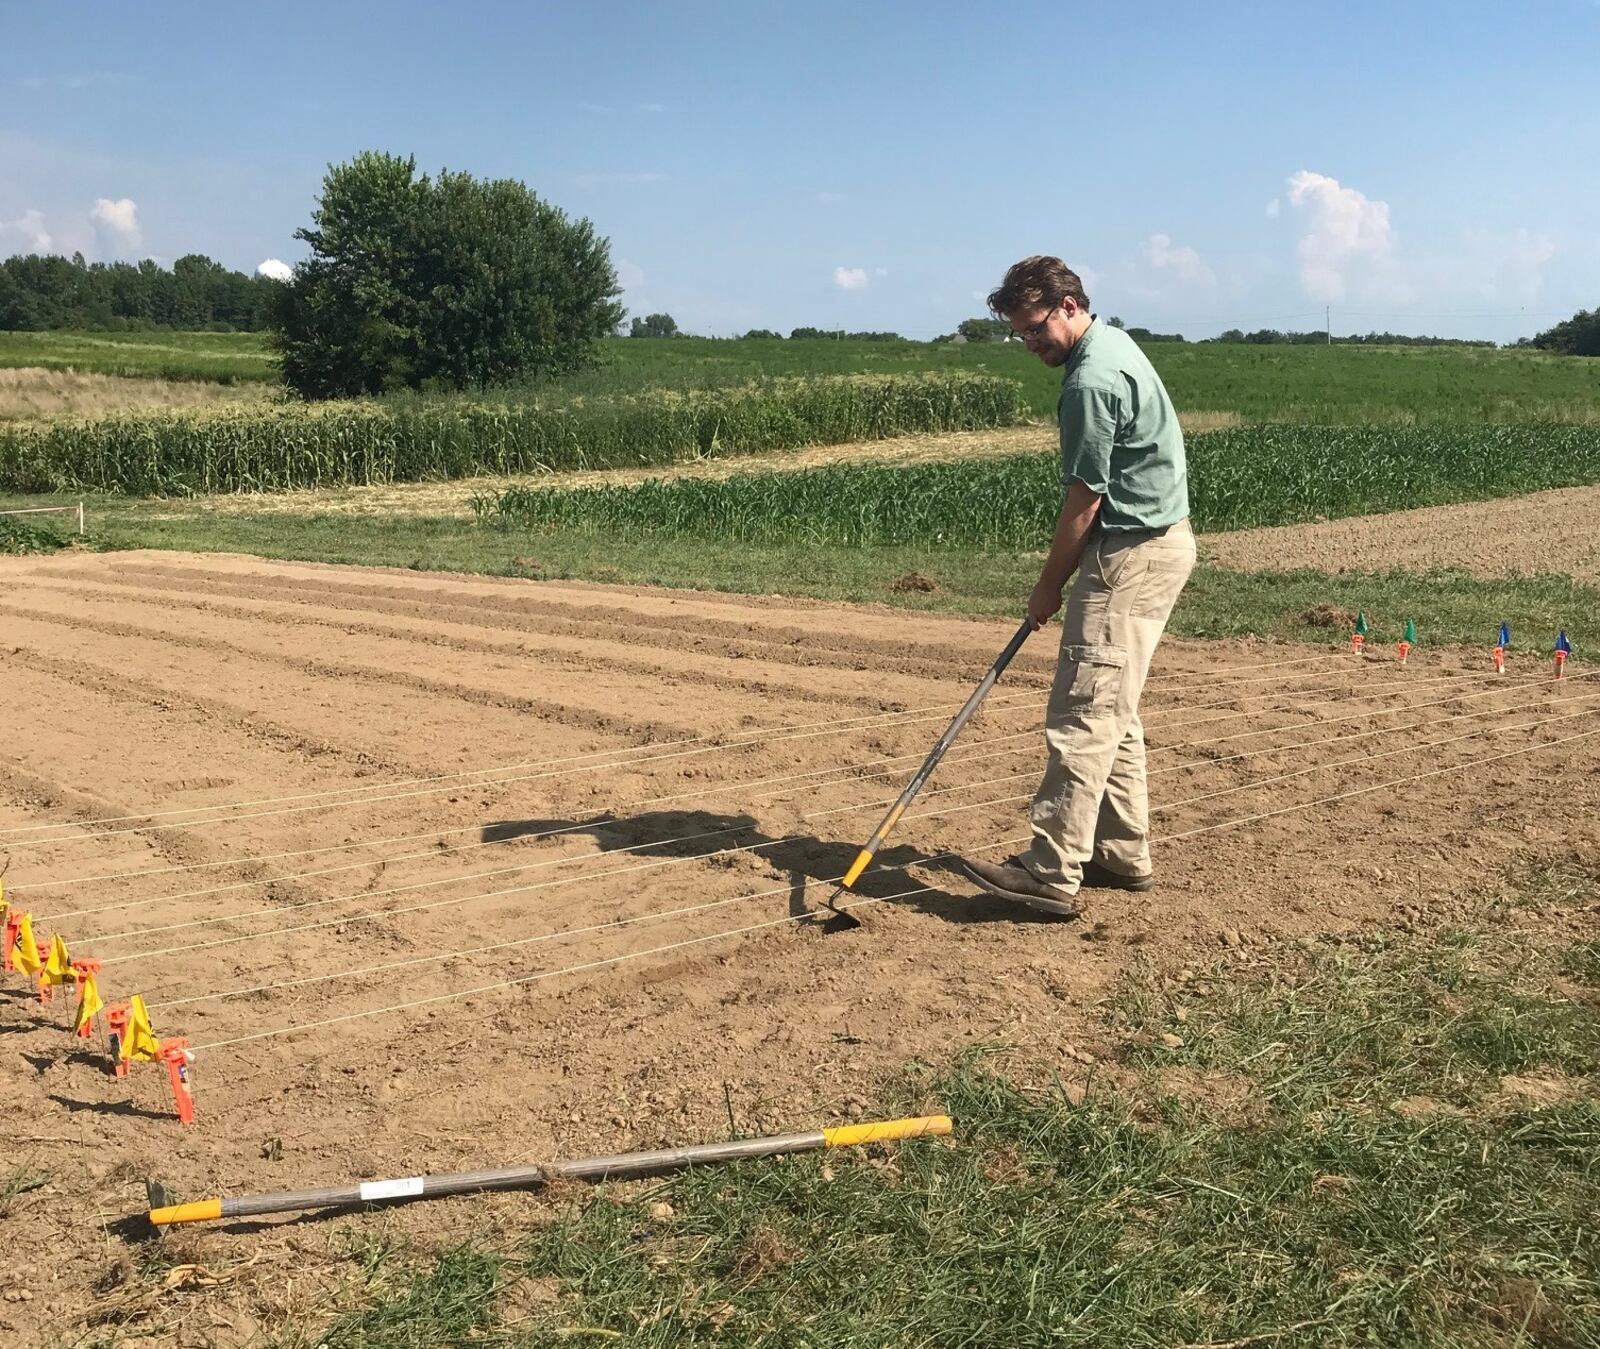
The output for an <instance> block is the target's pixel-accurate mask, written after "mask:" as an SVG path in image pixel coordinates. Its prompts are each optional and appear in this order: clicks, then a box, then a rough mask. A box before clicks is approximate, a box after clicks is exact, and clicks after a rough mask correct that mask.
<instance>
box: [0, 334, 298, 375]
mask: <svg viewBox="0 0 1600 1349" xmlns="http://www.w3.org/2000/svg"><path fill="white" fill-rule="evenodd" d="M4 368H11V369H17V368H39V369H44V370H76V371H81V372H83V373H86V374H101V375H124V376H134V377H138V378H143V379H164V380H174V381H196V380H198V381H209V382H213V383H218V384H237V383H241V382H248V383H257V384H261V383H265V384H276V383H278V367H277V362H276V361H275V360H274V359H273V357H272V356H271V354H270V353H269V352H268V350H267V346H266V338H265V336H264V334H261V333H187V332H127V333H86V332H42V333H25V332H0V369H4Z"/></svg>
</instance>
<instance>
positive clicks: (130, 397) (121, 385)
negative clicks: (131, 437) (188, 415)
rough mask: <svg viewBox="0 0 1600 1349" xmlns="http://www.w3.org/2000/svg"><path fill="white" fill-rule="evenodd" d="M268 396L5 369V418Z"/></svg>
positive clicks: (188, 384) (241, 388)
mask: <svg viewBox="0 0 1600 1349" xmlns="http://www.w3.org/2000/svg"><path fill="white" fill-rule="evenodd" d="M266 397H267V391H266V390H265V389H264V388H262V387H251V386H248V385H239V384H213V383H208V382H203V381H197V380H184V381H178V380H166V379H130V378H124V377H123V376H120V375H95V374H84V373H82V372H80V371H77V370H46V369H43V368H42V367H39V366H24V367H21V368H18V369H14V370H7V369H0V422H40V421H49V420H50V419H52V418H55V417H88V418H94V417H111V416H116V415H118V414H121V413H128V412H162V411H167V410H176V409H195V408H212V407H239V406H241V405H243V404H246V403H259V402H261V401H262V400H263V399H264V398H266Z"/></svg>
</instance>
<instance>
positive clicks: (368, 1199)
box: [361, 1176, 422, 1204]
mask: <svg viewBox="0 0 1600 1349" xmlns="http://www.w3.org/2000/svg"><path fill="white" fill-rule="evenodd" d="M421 1193H422V1177H421V1176H406V1177H405V1178H404V1179H403V1180H369V1181H367V1182H365V1183H364V1184H363V1185H362V1187H361V1202H362V1203H364V1204H370V1203H373V1202H374V1201H375V1200H378V1199H409V1198H411V1197H412V1196H413V1195H419V1194H421Z"/></svg>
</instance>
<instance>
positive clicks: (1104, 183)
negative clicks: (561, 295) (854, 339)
mask: <svg viewBox="0 0 1600 1349" xmlns="http://www.w3.org/2000/svg"><path fill="white" fill-rule="evenodd" d="M1597 72H1600V0H1526V3H1522V4H1512V3H1488V2H1476V0H1457V3H1451V4H1443V3H1433V0H1405V2H1404V3H1396V0H1388V2H1387V3H1382V4H1373V3H1366V0H1349V2H1348V3H1344V4H1340V5H1337V6H1335V5H1311V4H1297V3H1284V2H1281V0H1280V2H1279V3H1262V4H1241V3H1230V2H1229V0H1213V2H1211V3H1207V4H1203V5H1195V4H1192V3H1184V4H1176V3H1173V4H1168V3H1151V4H1145V5H1121V6H1113V5H1111V4H1109V3H1105V0H1101V2H1100V3H1095V4H1084V3H1076V2H1075V0H1057V2H1056V3H1054V4H1031V3H1029V4H983V5H980V4H973V3H971V0H965V2H964V3H947V2H946V0H922V2H921V3H900V2H899V0H893V2H892V3H878V4H873V3H867V2H865V0H857V3H853V4H842V3H833V2H832V0H826V2H824V3H809V4H803V5H802V4H766V5H762V4H751V3H734V0H727V2H726V3H709V2H700V3H658V4H645V3H633V0H627V2H626V3H610V4H604V5H601V4H582V3H571V2H570V0H569V2H568V3H563V4H536V3H529V4H511V3H479V4H463V5H459V6H445V5H442V4H438V3H429V4H423V3H415V2H414V0H389V3H384V4H377V3H369V2H368V0H324V3H320V4H316V5H311V4H302V3H298V2H295V3H284V2H283V0H280V3H277V4H274V5H271V6H257V5H250V6H246V5H242V4H237V3H235V4H232V5H229V4H226V3H224V4H221V5H216V4H213V5H197V4H183V3H162V4H155V3H147V4H138V3H133V4H130V3H127V0H123V2H122V3H120V4H106V3H101V2H100V0H76V2H75V3H73V4H70V5H65V4H61V3H59V2H58V0H49V2H40V3H23V2H20V0H0V255H4V254H10V253H15V252H26V251H35V250H42V251H53V252H60V253H69V254H70V253H71V252H72V251H73V250H74V249H81V250H82V251H83V252H84V254H85V255H86V256H88V257H89V258H90V259H96V258H99V259H107V260H109V259H111V258H116V257H130V258H131V257H140V256H154V257H157V258H160V259H161V260H163V261H164V262H166V263H168V264H170V262H171V261H172V259H174V258H176V257H178V256H180V255H182V254H184V253H188V252H200V253H206V254H209V255H210V256H212V257H214V258H216V259H218V260H219V261H221V262H223V263H225V264H227V265H228V266H230V267H236V268H239V269H241V270H253V269H254V268H255V267H256V266H257V265H258V264H259V263H260V262H262V261H263V260H265V259H268V258H278V259H282V260H285V261H287V262H289V263H293V262H294V261H296V260H297V259H298V258H299V257H301V256H302V254H303V247H302V245H300V244H299V243H297V242H296V241H295V239H294V231H295V230H296V229H297V228H300V227H301V226H303V225H305V224H307V223H308V221H309V219H310V214H311V211H312V209H313V205H314V202H315V198H316V195H317V191H318V188H319V185H320V183H321V180H322V175H323V173H324V172H325V171H326V169H327V166H328V165H329V164H330V163H333V162H338V161H342V160H344V159H347V158H349V157H350V156H351V155H353V154H355V153H357V152H358V151H361V150H363V149H383V150H390V151H394V152H397V153H402V154H406V153H409V154H414V155H415V156H416V157H417V161H418V167H419V169H422V170H427V171H436V170H438V169H439V168H450V169H455V170H466V171H468V172H470V173H473V174H476V175H480V176H486V177H514V178H518V179H521V180H522V181H524V182H526V183H527V184H528V185H529V186H530V187H532V188H533V189H534V190H535V191H536V192H538V193H539V194H540V195H541V196H543V197H545V198H546V199H547V200H550V201H553V202H554V203H556V204H557V205H559V206H561V207H563V208H564V209H566V210H567V211H569V212H571V213H573V214H576V215H583V216H587V217H588V218H590V219H591V220H593V221H594V223H595V225H596V227H597V228H598V230H599V232H600V233H602V234H604V235H606V236H607V237H609V238H610V240H611V243H612V251H613V257H614V259H615V260H616V261H617V264H618V269H619V273H620V275H621V278H622V280H623V283H624V285H625V287H626V293H625V295H624V297H623V298H624V302H625V303H626V304H627V306H628V309H629V311H630V312H631V313H634V314H643V313H647V312H652V311H655V310H666V311H667V312H669V313H671V314H673V315H674V317H676V318H677V320H678V321H679V323H680V325H681V326H683V327H684V328H686V329H688V330H690V331H695V332H708V333H716V334H719V335H726V334H729V333H733V332H741V331H744V330H745V329H748V328H751V327H770V328H776V329H779V330H781V331H785V332H787V331H788V330H789V329H790V328H792V327H795V326H797V325H801V324H808V325H815V326H819V327H827V328H833V327H845V328H849V329H894V330H897V331H900V332H903V333H905V334H907V335H909V336H914V337H928V336H932V335H934V334H935V333H938V332H944V331H949V330H950V329H952V328H953V327H954V326H955V324H956V323H957V322H958V321H959V320H961V319H962V318H964V317H967V316H969V315H973V314H978V313H981V312H983V306H982V303H981V296H982V295H983V294H984V293H985V292H987V290H988V289H989V288H990V287H991V286H993V285H994V284H995V283H996V282H997V281H998V280H999V278H1000V276H1001V274H1002V273H1003V272H1004V270H1005V268H1006V266H1007V265H1008V264H1009V263H1010V262H1012V261H1014V260H1015V259H1016V258H1018V257H1021V256H1023V255H1025V254H1028V253H1034V252H1044V253H1056V254H1059V255H1060V256H1062V257H1064V258H1066V259H1067V261H1068V262H1069V263H1070V264H1071V265H1072V266H1074V267H1076V268H1078V269H1079V270H1080V271H1081V272H1082V273H1083V274H1084V276H1085V279H1086V281H1087V282H1088V284H1089V293H1090V297H1091V299H1092V300H1093V302H1094V307H1095V308H1096V309H1097V310H1098V311H1099V312H1100V313H1102V314H1107V315H1109V314H1117V315H1120V316H1121V317H1122V318H1123V319H1124V320H1125V321H1127V322H1129V323H1138V324H1144V325H1145V326H1149V327H1154V328H1158V329H1162V330H1173V329H1176V330H1180V331H1182V332H1184V333H1185V334H1187V335H1189V336H1205V335H1209V334H1211V333H1215V332H1217V331H1219V330H1221V329H1223V328H1227V327H1235V326H1237V327H1244V328H1250V327H1258V326H1266V325H1270V326H1280V327H1306V328H1309V327H1316V326H1320V322H1321V318H1322V312H1323V307H1324V305H1325V304H1326V305H1331V306H1332V311H1333V325H1334V328H1335V330H1336V331H1340V332H1344V331H1367V330H1369V329H1373V328H1378V329H1382V328H1390V329H1394V330H1397V331H1409V332H1422V331H1427V332H1437V333H1441V334H1445V335H1451V336H1484V337H1491V338H1495V339H1497V340H1508V339H1511V338H1515V337H1517V336H1520V335H1523V334H1528V333H1532V332H1534V331H1537V330H1538V329H1539V328H1542V327H1547V326H1548V325H1549V323H1550V322H1552V321H1554V320H1555V319H1557V318H1561V317H1565V316H1566V315H1568V314H1570V313H1572V312H1573V311H1574V310H1575V309H1577V308H1579V307H1585V308H1589V307H1594V306H1596V305H1600V172H1597V165H1600V99H1596V98H1595V97H1594V92H1593V91H1594V88H1595V85H1596V83H1597Z"/></svg>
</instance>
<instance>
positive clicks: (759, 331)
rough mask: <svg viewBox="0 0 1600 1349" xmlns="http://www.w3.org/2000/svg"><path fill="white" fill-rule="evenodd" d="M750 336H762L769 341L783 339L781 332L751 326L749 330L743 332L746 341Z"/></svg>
mask: <svg viewBox="0 0 1600 1349" xmlns="http://www.w3.org/2000/svg"><path fill="white" fill-rule="evenodd" d="M751 338H764V339H766V340H767V341H769V342H770V341H780V342H781V341H782V340H783V334H782V333H777V332H773V330H772V329H771V328H752V329H751V330H750V331H749V332H747V333H746V334H745V340H746V341H749V340H750V339H751Z"/></svg>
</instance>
